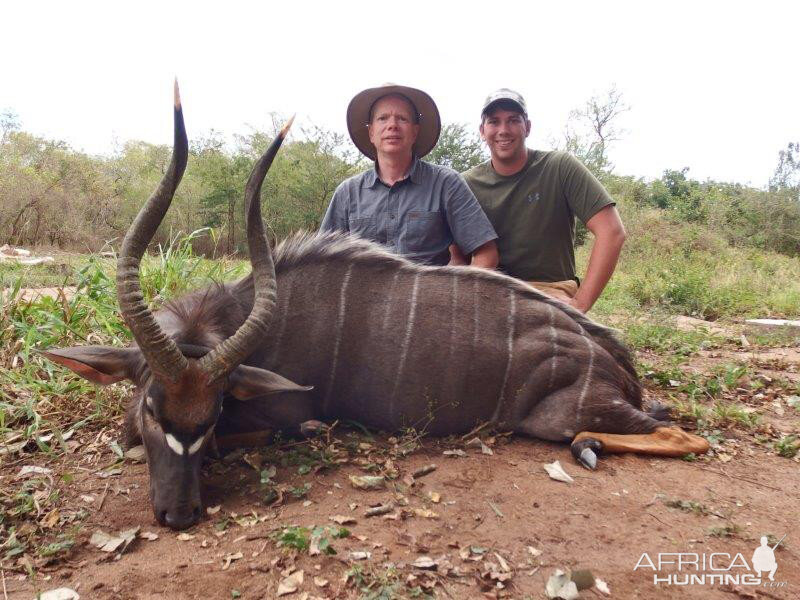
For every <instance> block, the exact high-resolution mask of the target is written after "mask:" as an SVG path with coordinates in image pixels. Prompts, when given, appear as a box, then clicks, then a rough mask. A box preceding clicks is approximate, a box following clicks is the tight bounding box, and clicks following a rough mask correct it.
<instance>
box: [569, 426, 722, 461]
mask: <svg viewBox="0 0 800 600" xmlns="http://www.w3.org/2000/svg"><path fill="white" fill-rule="evenodd" d="M709 447H710V446H709V443H708V441H707V440H706V439H704V438H701V437H700V436H698V435H694V434H691V433H686V432H685V431H683V430H682V429H680V428H678V427H657V428H656V430H655V431H653V432H652V433H642V434H627V435H624V434H617V433H595V432H591V431H582V432H581V433H579V434H578V435H576V436H575V438H574V439H573V440H572V453H573V454H574V455H575V456H576V458H578V460H579V461H580V462H581V463H583V464H584V465H585V466H587V467H589V468H594V465H592V464H586V461H587V460H588V462H589V463H591V462H592V460H591V457H589V456H588V454H586V453H585V452H584V451H585V450H586V449H589V450H591V451H592V452H594V453H595V454H597V453H598V451H602V452H604V453H606V454H617V453H621V452H635V453H637V454H654V455H658V456H683V455H685V454H689V453H691V452H694V453H695V454H703V453H704V452H707V451H708V449H709ZM582 457H583V458H582Z"/></svg>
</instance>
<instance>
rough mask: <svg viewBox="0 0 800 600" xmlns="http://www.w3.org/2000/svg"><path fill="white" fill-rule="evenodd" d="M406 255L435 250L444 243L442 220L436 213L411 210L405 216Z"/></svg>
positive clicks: (438, 213)
mask: <svg viewBox="0 0 800 600" xmlns="http://www.w3.org/2000/svg"><path fill="white" fill-rule="evenodd" d="M405 238H406V239H405V242H406V243H405V251H406V253H414V252H422V251H426V250H435V249H438V247H439V246H441V245H442V242H446V241H447V240H446V238H447V233H446V231H445V227H444V219H443V218H442V214H441V213H440V212H439V211H438V210H435V211H424V210H412V211H409V212H408V214H407V215H406V235H405Z"/></svg>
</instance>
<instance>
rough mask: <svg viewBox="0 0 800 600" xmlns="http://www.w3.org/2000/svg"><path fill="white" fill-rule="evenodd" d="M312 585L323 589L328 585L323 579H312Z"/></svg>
mask: <svg viewBox="0 0 800 600" xmlns="http://www.w3.org/2000/svg"><path fill="white" fill-rule="evenodd" d="M314 585H315V586H317V587H325V586H326V585H328V580H327V579H325V578H324V577H314Z"/></svg>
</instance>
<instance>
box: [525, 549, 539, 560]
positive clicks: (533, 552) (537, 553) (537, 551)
mask: <svg viewBox="0 0 800 600" xmlns="http://www.w3.org/2000/svg"><path fill="white" fill-rule="evenodd" d="M526 548H527V549H528V552H529V553H530V555H531V556H533V557H534V558H536V557H537V556H541V555H542V551H541V550H539V549H538V548H534V547H533V546H526Z"/></svg>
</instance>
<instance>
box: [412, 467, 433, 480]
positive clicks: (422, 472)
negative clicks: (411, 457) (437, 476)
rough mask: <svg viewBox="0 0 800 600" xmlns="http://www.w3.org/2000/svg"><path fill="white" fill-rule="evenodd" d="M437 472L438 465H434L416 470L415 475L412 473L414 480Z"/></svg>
mask: <svg viewBox="0 0 800 600" xmlns="http://www.w3.org/2000/svg"><path fill="white" fill-rule="evenodd" d="M435 470H436V465H433V464H431V465H425V466H423V467H420V468H419V469H417V470H415V471H414V472H413V473H411V477H413V478H414V479H419V478H420V477H424V476H425V475H427V474H428V473H433V472H434V471H435Z"/></svg>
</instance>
